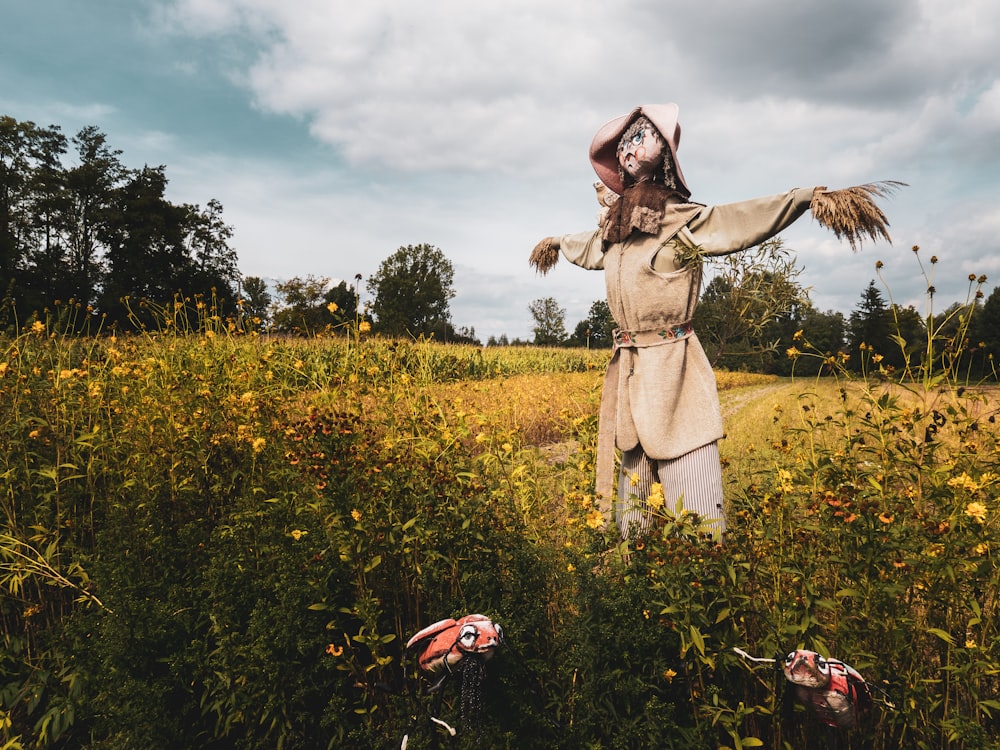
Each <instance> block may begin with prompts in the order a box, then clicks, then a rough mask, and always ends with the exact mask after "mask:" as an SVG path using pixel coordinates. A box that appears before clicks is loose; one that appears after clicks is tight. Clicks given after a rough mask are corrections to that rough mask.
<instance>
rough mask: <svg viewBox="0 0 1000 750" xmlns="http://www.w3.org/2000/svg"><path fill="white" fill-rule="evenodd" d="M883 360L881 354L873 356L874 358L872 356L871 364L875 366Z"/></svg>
mask: <svg viewBox="0 0 1000 750" xmlns="http://www.w3.org/2000/svg"><path fill="white" fill-rule="evenodd" d="M883 359H884V357H883V356H882V355H881V354H875V355H874V356H872V362H874V363H875V364H878V363H879V362H881V361H882V360H883Z"/></svg>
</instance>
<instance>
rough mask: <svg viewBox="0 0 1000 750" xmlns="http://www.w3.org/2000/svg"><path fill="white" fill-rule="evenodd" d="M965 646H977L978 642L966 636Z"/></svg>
mask: <svg viewBox="0 0 1000 750" xmlns="http://www.w3.org/2000/svg"><path fill="white" fill-rule="evenodd" d="M965 647H966V648H977V647H978V644H977V643H976V642H975V641H974V640H973V639H972V638H966V639H965Z"/></svg>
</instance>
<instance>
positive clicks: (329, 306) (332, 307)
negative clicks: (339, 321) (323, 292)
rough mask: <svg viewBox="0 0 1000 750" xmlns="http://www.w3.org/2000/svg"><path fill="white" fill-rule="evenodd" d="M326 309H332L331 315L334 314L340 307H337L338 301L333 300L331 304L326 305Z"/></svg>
mask: <svg viewBox="0 0 1000 750" xmlns="http://www.w3.org/2000/svg"><path fill="white" fill-rule="evenodd" d="M326 309H327V310H329V311H330V314H331V315H333V314H334V313H335V312H337V310H339V309H340V308H338V307H337V303H336V302H331V303H330V304H329V305H327V306H326Z"/></svg>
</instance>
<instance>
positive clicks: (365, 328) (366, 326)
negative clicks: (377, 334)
mask: <svg viewBox="0 0 1000 750" xmlns="http://www.w3.org/2000/svg"><path fill="white" fill-rule="evenodd" d="M371 329H372V324H371V323H369V322H368V321H367V320H362V321H361V322H360V323H358V333H368V332H369V331H370V330H371Z"/></svg>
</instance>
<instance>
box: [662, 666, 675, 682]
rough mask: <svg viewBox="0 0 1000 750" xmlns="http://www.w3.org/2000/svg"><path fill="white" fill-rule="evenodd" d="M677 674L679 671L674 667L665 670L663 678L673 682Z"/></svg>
mask: <svg viewBox="0 0 1000 750" xmlns="http://www.w3.org/2000/svg"><path fill="white" fill-rule="evenodd" d="M676 676H677V673H676V672H675V671H674V670H672V669H667V670H665V671H664V672H663V679H665V680H666V681H667V682H673V681H674V678H675V677H676Z"/></svg>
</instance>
